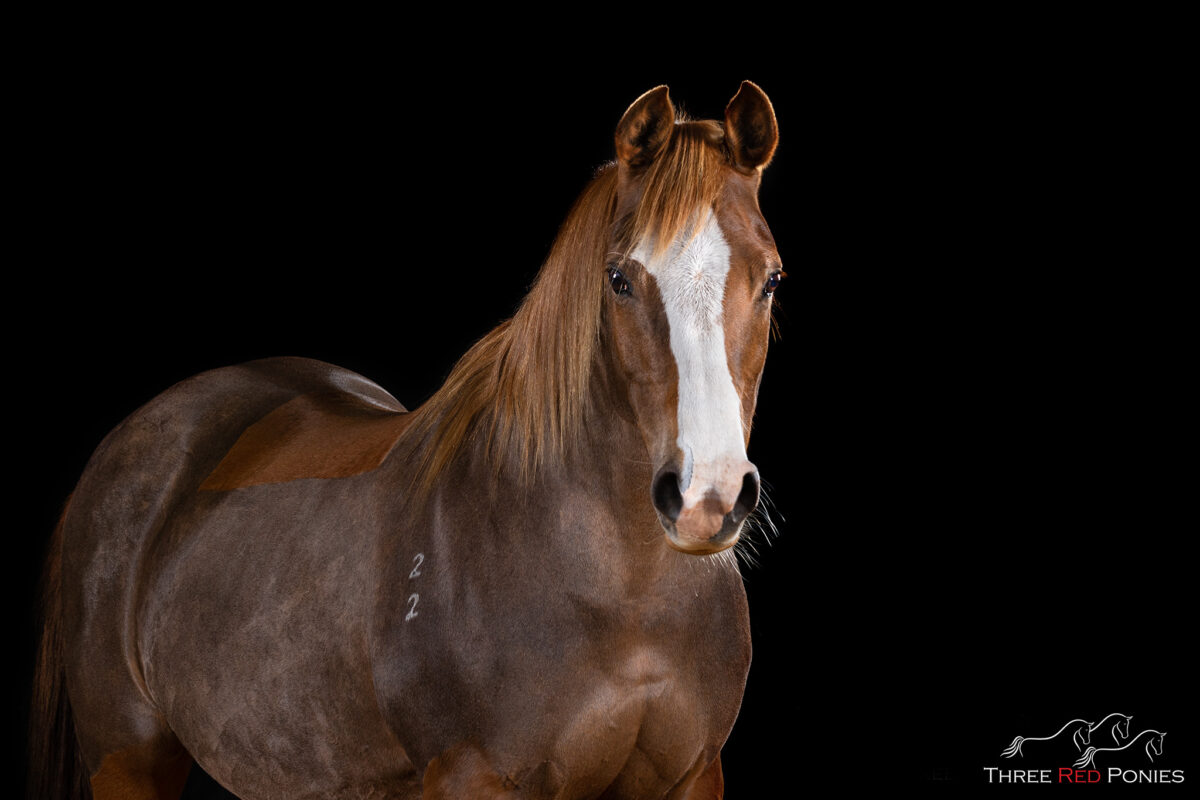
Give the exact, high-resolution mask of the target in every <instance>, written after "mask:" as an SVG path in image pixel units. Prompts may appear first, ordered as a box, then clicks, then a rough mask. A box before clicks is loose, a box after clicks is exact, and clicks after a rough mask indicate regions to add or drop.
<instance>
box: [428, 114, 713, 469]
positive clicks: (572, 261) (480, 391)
mask: <svg viewBox="0 0 1200 800" xmlns="http://www.w3.org/2000/svg"><path fill="white" fill-rule="evenodd" d="M723 140H724V134H723V130H722V128H721V126H720V124H718V123H716V122H712V121H700V122H690V121H680V122H677V123H676V125H675V128H674V131H673V133H672V136H671V139H670V142H669V143H668V145H667V147H666V148H665V149H664V152H663V153H661V154H660V155H659V157H658V158H657V159H655V160H654V161H653V162H651V164H650V165H649V166H648V167H646V168H645V169H646V172H645V173H644V175H643V176H642V181H641V183H642V185H643V187H644V188H643V190H642V194H641V197H640V199H639V201H638V202H637V204H636V206H635V207H634V208H632V209H630V210H628V211H624V212H622V211H620V210H619V209H618V208H617V182H618V168H617V166H616V164H615V163H609V164H607V165H605V166H603V167H601V168H600V169H599V170H598V171H597V173H596V176H595V177H594V178H593V179H592V181H591V182H590V183H589V184H588V186H587V187H586V188H585V189H584V191H583V193H582V194H581V195H580V196H579V198H578V199H577V200H576V202H575V205H574V207H573V208H572V209H571V211H570V213H569V214H568V215H567V218H566V220H565V222H564V223H563V225H562V227H561V228H560V229H559V233H558V236H557V238H556V239H555V241H554V244H553V245H552V247H551V249H550V253H549V255H548V256H547V258H546V261H545V262H544V264H543V265H542V268H541V271H540V272H539V273H538V276H537V279H536V280H535V282H534V284H533V286H532V288H531V289H530V291H529V294H528V295H527V296H526V297H525V300H524V301H523V303H522V304H521V306H520V308H519V309H518V310H517V312H516V314H515V315H514V316H513V317H512V319H509V320H507V321H505V322H503V323H501V324H500V325H499V326H498V327H497V328H495V329H494V330H492V331H491V332H490V333H488V334H487V335H486V336H484V337H483V338H482V339H481V340H480V341H479V342H477V343H476V344H475V345H474V346H473V347H472V348H471V349H470V350H468V351H467V353H466V354H465V355H463V357H462V358H461V359H460V360H459V361H458V363H457V364H456V365H455V367H454V369H453V370H452V371H451V373H450V375H449V377H448V378H447V379H446V382H445V383H444V384H443V385H442V387H441V389H439V390H438V391H437V392H436V393H435V394H434V395H433V396H432V397H431V398H430V399H429V400H428V401H426V402H425V403H424V404H422V405H421V407H420V408H418V409H416V410H415V411H413V412H412V414H413V421H412V424H411V425H410V426H409V428H408V430H407V432H406V435H405V440H406V441H407V443H408V448H407V449H409V450H410V452H409V455H410V456H416V459H415V463H414V466H416V468H417V471H416V473H415V475H414V477H415V479H416V481H418V483H419V484H420V485H423V486H424V487H425V488H428V487H429V485H430V484H431V482H432V480H433V479H434V477H436V476H437V475H438V474H440V473H441V471H442V470H443V469H444V468H445V467H446V465H447V464H449V463H450V462H451V460H452V459H453V458H454V456H455V454H456V453H458V452H459V451H460V450H461V449H462V447H463V445H464V443H466V442H467V441H468V440H471V439H472V437H479V436H482V437H485V443H486V451H487V453H488V458H489V460H490V461H491V462H492V464H493V466H494V467H495V468H496V469H499V468H500V466H501V464H502V463H503V460H502V456H503V457H504V458H507V459H515V462H514V461H509V463H513V464H514V466H515V467H516V469H517V471H518V475H519V477H520V479H521V480H522V481H523V482H527V481H529V480H530V479H531V478H532V476H533V475H534V474H536V473H537V472H538V471H539V470H540V469H541V468H542V467H543V466H544V465H545V464H546V463H548V462H552V461H557V460H560V459H562V458H563V457H564V456H565V455H566V454H567V453H568V452H569V450H570V448H571V445H572V443H573V442H575V441H576V440H577V439H578V435H579V426H580V424H581V423H582V421H583V420H584V418H585V413H584V412H585V410H586V407H587V404H588V402H589V387H590V384H591V377H592V372H593V364H594V359H595V357H596V354H597V349H598V346H599V343H600V325H601V309H602V302H603V299H604V295H603V292H604V291H605V290H606V289H605V287H606V285H607V284H606V281H604V280H603V279H602V278H603V275H602V270H603V269H604V267H605V265H606V264H607V263H608V262H609V257H610V255H611V254H610V252H609V246H610V244H609V243H610V241H612V240H613V239H614V234H615V239H616V241H618V242H621V243H623V244H624V250H625V252H626V253H627V252H628V251H629V250H631V249H632V248H633V246H635V245H636V244H637V243H638V242H640V241H643V240H644V239H645V240H647V241H649V240H650V239H649V238H647V237H652V240H653V241H654V243H655V250H657V251H661V250H664V249H665V248H666V247H667V246H669V245H670V243H671V242H673V241H674V240H676V239H677V238H679V237H680V236H682V235H684V234H685V233H687V231H688V228H689V226H695V223H696V222H697V220H698V219H699V216H698V215H697V213H696V212H697V211H700V212H701V213H704V212H706V211H708V210H710V209H711V208H712V206H713V203H714V202H715V200H716V197H717V194H718V193H719V191H720V189H721V186H722V183H723V177H722V175H721V166H722V165H724V164H726V163H728V159H727V157H726V155H725V152H724V148H723ZM618 217H619V218H618ZM618 255H619V254H618ZM411 461H413V459H410V462H411Z"/></svg>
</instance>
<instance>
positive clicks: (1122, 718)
mask: <svg viewBox="0 0 1200 800" xmlns="http://www.w3.org/2000/svg"><path fill="white" fill-rule="evenodd" d="M1113 717H1119V719H1118V720H1117V721H1116V722H1115V723H1113V725H1112V727H1111V728H1109V729H1108V732H1109V735H1111V736H1112V740H1113V743H1114V744H1120V743H1121V742H1123V741H1125V740H1126V739H1128V738H1129V722H1130V720H1132V719H1133V716H1132V715H1130V714H1117V713H1115V712H1114V713H1112V714H1109V715H1108V716H1106V717H1105V718H1104V719H1102V720H1100V721H1099V722H1097V723H1096V724H1095V725H1093V726H1092V727H1091V730H1093V731H1094V730H1096V729H1097V728H1099V727H1101V726H1102V725H1104V723H1106V722H1108V721H1109V720H1110V719H1112V718H1113Z"/></svg>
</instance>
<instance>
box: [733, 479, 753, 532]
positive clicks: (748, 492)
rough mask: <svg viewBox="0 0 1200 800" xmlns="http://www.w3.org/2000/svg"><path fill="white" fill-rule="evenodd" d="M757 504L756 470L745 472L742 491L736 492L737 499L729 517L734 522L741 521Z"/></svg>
mask: <svg viewBox="0 0 1200 800" xmlns="http://www.w3.org/2000/svg"><path fill="white" fill-rule="evenodd" d="M757 505H758V472H747V473H746V475H745V477H743V478H742V491H741V492H740V493H738V496H737V501H736V502H735V503H734V504H733V510H732V511H730V512H729V517H730V519H732V520H733V521H734V522H741V521H742V520H744V519H745V518H746V517H748V516H750V512H751V511H753V510H754V509H755V507H756V506H757Z"/></svg>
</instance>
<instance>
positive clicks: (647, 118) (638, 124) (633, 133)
mask: <svg viewBox="0 0 1200 800" xmlns="http://www.w3.org/2000/svg"><path fill="white" fill-rule="evenodd" d="M674 127H675V108H674V106H672V105H671V98H670V96H669V95H668V93H667V87H666V86H659V87H657V88H655V89H651V90H650V91H648V92H646V93H645V94H644V95H642V96H641V97H639V98H638V99H637V100H634V101H633V105H631V106H630V107H629V108H628V109H627V110H626V111H625V115H624V116H622V117H621V121H620V122H619V123H617V134H616V142H617V159H618V160H620V162H621V163H622V164H624V165H625V166H627V167H632V168H634V169H637V168H639V167H644V166H646V165H647V164H649V163H650V162H651V161H653V160H654V159H655V157H656V156H657V155H658V154H659V153H660V152H662V149H663V148H664V147H665V146H666V144H667V142H668V141H670V139H671V131H672V130H673V129H674Z"/></svg>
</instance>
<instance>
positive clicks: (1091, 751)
mask: <svg viewBox="0 0 1200 800" xmlns="http://www.w3.org/2000/svg"><path fill="white" fill-rule="evenodd" d="M1095 757H1096V748H1094V747H1089V748H1088V749H1087V750H1084V751H1083V755H1082V756H1080V757H1079V760H1078V761H1076V762H1075V768H1076V769H1083V768H1084V767H1090V766H1091V765H1092V759H1094V758H1095Z"/></svg>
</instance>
